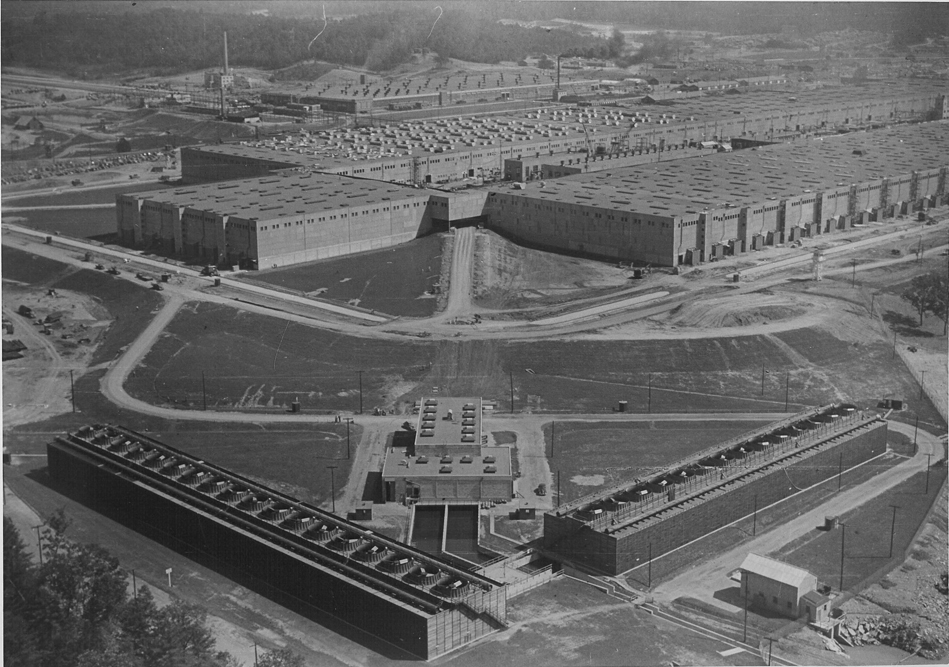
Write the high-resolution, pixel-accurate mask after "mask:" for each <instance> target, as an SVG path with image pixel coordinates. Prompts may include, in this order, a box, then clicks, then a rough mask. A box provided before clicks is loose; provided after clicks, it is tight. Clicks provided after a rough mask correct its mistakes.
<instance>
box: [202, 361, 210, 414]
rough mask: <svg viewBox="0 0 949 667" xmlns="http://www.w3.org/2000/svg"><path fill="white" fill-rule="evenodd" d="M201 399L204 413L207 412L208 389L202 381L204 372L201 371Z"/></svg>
mask: <svg viewBox="0 0 949 667" xmlns="http://www.w3.org/2000/svg"><path fill="white" fill-rule="evenodd" d="M201 398H202V399H203V400H204V411H205V412H207V410H208V387H207V384H206V383H205V381H204V371H201Z"/></svg>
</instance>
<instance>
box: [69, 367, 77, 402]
mask: <svg viewBox="0 0 949 667" xmlns="http://www.w3.org/2000/svg"><path fill="white" fill-rule="evenodd" d="M69 395H70V398H71V400H72V411H73V412H75V411H76V385H75V383H74V382H73V374H72V369H70V371H69Z"/></svg>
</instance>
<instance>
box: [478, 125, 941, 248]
mask: <svg viewBox="0 0 949 667" xmlns="http://www.w3.org/2000/svg"><path fill="white" fill-rule="evenodd" d="M947 170H949V123H947V122H946V121H937V122H932V123H921V124H918V125H911V126H902V127H899V128H895V129H890V130H874V131H872V132H861V133H855V134H847V135H841V136H836V137H832V138H826V139H822V140H812V141H808V142H805V143H796V144H775V145H771V146H762V147H759V148H755V149H747V150H741V151H735V152H733V153H717V154H715V155H710V156H705V157H700V158H694V159H689V160H676V161H672V162H667V163H655V164H650V165H640V166H637V167H627V168H620V169H615V170H612V171H607V172H598V173H591V174H581V175H577V176H571V177H569V178H559V179H554V180H551V181H546V182H539V183H528V184H526V185H525V186H524V187H523V188H521V189H514V190H507V189H505V190H495V191H492V192H491V194H490V195H489V197H488V200H487V204H486V206H485V214H486V216H487V219H488V226H489V227H491V228H493V229H496V230H498V231H500V232H502V233H504V234H505V235H507V236H509V237H512V238H514V239H516V240H518V241H521V242H524V243H527V244H530V245H535V246H539V247H542V248H547V249H551V250H564V251H568V252H573V253H581V254H585V255H590V256H595V257H602V258H606V259H611V260H617V259H618V260H621V261H634V262H642V263H650V264H655V265H660V266H679V265H695V264H700V263H703V262H708V261H714V260H716V259H721V258H722V257H725V256H728V255H738V254H741V253H745V252H750V251H752V250H760V249H761V248H763V247H764V246H770V245H776V244H781V243H790V242H794V241H797V240H798V239H800V238H804V237H810V238H814V237H818V236H820V235H822V234H832V233H834V232H836V231H838V230H845V229H849V228H850V226H851V225H854V224H864V223H868V222H871V221H881V220H884V219H887V218H892V217H894V216H895V215H899V214H905V213H910V212H913V211H916V210H919V209H921V208H929V207H933V206H941V205H944V204H945V203H946V202H947V194H949V193H947V188H946V173H947Z"/></svg>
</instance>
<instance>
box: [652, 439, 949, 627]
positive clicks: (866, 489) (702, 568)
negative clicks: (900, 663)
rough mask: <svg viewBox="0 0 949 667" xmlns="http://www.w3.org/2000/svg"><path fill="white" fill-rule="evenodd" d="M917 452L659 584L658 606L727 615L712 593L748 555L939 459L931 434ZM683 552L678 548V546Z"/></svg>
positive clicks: (937, 445) (936, 441) (777, 545)
mask: <svg viewBox="0 0 949 667" xmlns="http://www.w3.org/2000/svg"><path fill="white" fill-rule="evenodd" d="M887 428H889V429H891V430H893V431H896V432H898V433H902V434H904V435H907V436H910V437H912V435H913V431H914V427H913V426H910V425H908V424H901V423H899V422H893V421H891V422H889V423H888V425H887ZM918 443H919V449H918V451H917V453H916V455H915V456H914V457H912V458H909V459H906V460H905V461H903V462H902V463H900V464H898V465H896V466H894V467H892V468H890V469H888V470H886V471H884V472H881V473H880V474H878V475H876V476H874V477H873V478H872V479H870V480H868V481H866V482H864V483H863V484H860V485H858V486H855V487H853V488H850V489H847V490H846V491H844V492H842V493H839V494H837V495H835V496H833V497H832V498H830V499H829V500H828V501H827V502H825V503H823V504H822V505H821V506H820V507H817V508H815V509H813V510H811V511H809V512H806V513H805V514H802V515H801V516H799V517H797V518H795V519H793V520H791V521H788V522H786V523H782V524H780V525H779V526H776V527H775V528H773V529H771V530H769V531H768V532H766V533H763V534H761V535H758V536H757V537H755V538H754V539H753V540H751V541H749V542H745V543H743V544H741V545H739V546H737V547H735V548H734V549H731V550H729V551H726V552H724V553H722V554H720V555H718V556H716V557H715V558H713V559H711V560H708V561H705V562H703V563H699V564H697V565H695V566H693V567H690V568H689V569H688V570H687V571H684V572H682V573H681V574H680V575H678V576H677V577H675V578H673V579H671V580H669V581H667V582H665V583H662V584H659V585H658V586H657V587H656V588H655V589H654V591H653V596H654V598H655V599H656V601H658V602H662V603H666V604H668V603H671V602H672V601H673V600H675V599H676V598H679V597H683V596H688V597H692V598H697V599H699V600H702V601H703V602H707V603H708V604H711V605H715V606H717V607H720V608H722V609H726V610H727V611H729V612H734V611H736V609H737V608H736V607H734V606H733V605H730V604H728V603H726V602H722V601H721V600H718V599H716V598H715V597H714V593H715V591H718V590H721V589H724V588H730V587H731V586H734V585H735V582H733V581H732V580H731V579H729V578H728V573H729V572H732V571H733V570H735V569H736V568H737V567H738V566H739V565H741V562H742V561H743V560H744V559H745V556H747V555H748V554H749V553H752V552H754V553H757V554H761V555H765V554H768V553H771V552H773V551H776V550H777V549H780V548H781V547H783V546H784V545H785V544H788V543H789V542H792V541H793V540H795V539H797V538H798V537H801V536H802V535H805V534H807V533H809V532H810V531H812V530H814V527H815V526H819V525H821V524H823V522H824V517H826V516H828V515H835V516H839V515H842V514H845V513H846V512H849V511H851V510H853V509H855V508H857V507H860V506H861V505H863V504H864V503H866V502H867V501H869V500H871V499H873V498H875V497H876V496H878V495H880V494H882V493H885V492H887V491H888V490H890V489H892V488H893V487H894V486H896V485H897V484H900V483H902V482H904V481H906V480H907V479H909V478H910V477H912V476H913V475H915V474H916V473H918V472H920V471H922V470H925V469H926V466H927V464H928V459H927V457H926V455H927V454H934V455H938V454H939V453H940V452H941V451H942V450H941V445H940V442H939V438H938V437H937V436H935V435H932V434H931V433H928V432H926V431H924V430H923V429H920V430H919V438H918ZM680 548H681V547H680Z"/></svg>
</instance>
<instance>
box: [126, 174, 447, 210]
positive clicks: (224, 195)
mask: <svg viewBox="0 0 949 667" xmlns="http://www.w3.org/2000/svg"><path fill="white" fill-rule="evenodd" d="M429 194H430V193H428V192H426V191H424V190H419V189H416V188H410V187H404V186H401V185H398V184H396V183H386V182H383V181H374V180H369V179H361V178H353V177H349V176H336V175H331V174H320V173H310V172H308V173H298V172H293V173H285V174H275V175H273V176H264V177H256V178H244V179H240V180H236V181H223V182H218V183H204V184H201V185H190V186H182V187H179V188H169V189H167V190H151V191H148V192H133V193H129V194H125V195H118V196H119V197H126V198H133V199H139V200H144V201H148V202H154V203H156V204H163V205H168V206H178V207H187V208H191V209H195V210H200V211H207V212H211V213H215V214H218V215H231V216H236V217H240V218H243V219H246V220H270V219H274V218H282V217H289V216H294V215H303V214H315V213H317V212H318V211H324V210H325V211H331V210H336V209H340V208H343V207H358V206H368V205H372V204H385V202H392V201H403V200H406V199H425V200H427V199H428V197H429Z"/></svg>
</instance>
